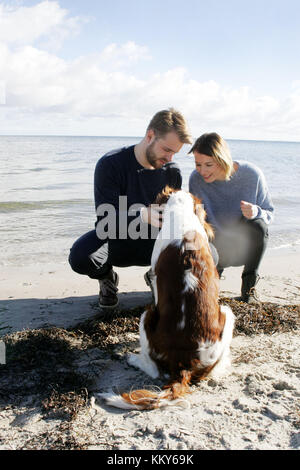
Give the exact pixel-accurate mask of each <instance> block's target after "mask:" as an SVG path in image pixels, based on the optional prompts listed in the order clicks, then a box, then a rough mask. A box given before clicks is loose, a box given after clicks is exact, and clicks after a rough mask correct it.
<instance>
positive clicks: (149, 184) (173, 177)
mask: <svg viewBox="0 0 300 470" xmlns="http://www.w3.org/2000/svg"><path fill="white" fill-rule="evenodd" d="M181 184H182V177H181V173H180V170H179V168H178V167H177V166H176V164H174V163H168V164H166V165H164V166H163V167H162V168H160V169H155V170H151V169H146V168H144V167H142V166H141V165H140V164H139V163H138V161H137V159H136V157H135V154H134V146H130V147H124V148H122V149H118V150H114V151H112V152H109V153H107V154H106V155H104V156H103V157H102V158H101V159H100V160H99V161H98V163H97V165H96V168H95V175H94V197H95V208H96V211H97V222H96V225H97V224H99V222H100V221H101V220H102V219H103V218H104V214H103V213H102V212H101V206H102V205H103V204H111V205H112V206H113V207H114V208H115V212H116V228H117V236H116V239H109V240H108V244H109V253H110V259H111V261H112V263H111V264H113V265H116V266H130V265H149V264H150V260H151V253H152V249H153V245H154V239H153V236H152V239H150V238H148V239H147V240H145V239H141V238H139V239H136V240H132V239H130V238H129V237H128V234H127V236H125V237H124V224H122V228H121V230H119V229H120V226H119V220H124V218H123V217H124V216H125V220H127V222H125V224H126V227H125V231H126V228H127V227H128V226H129V224H130V223H131V221H132V220H133V219H135V218H136V217H137V213H135V214H134V215H128V213H127V210H128V209H129V208H130V206H132V205H133V204H138V205H140V207H142V206H143V205H144V206H149V205H150V204H153V203H154V202H155V199H156V196H157V195H158V194H159V193H160V192H161V191H162V190H163V188H164V187H165V186H166V185H169V186H171V187H173V188H175V189H180V188H181ZM120 196H126V197H127V207H126V209H125V211H124V207H122V208H120V207H119V202H120V200H119V197H120ZM99 210H100V212H99ZM120 211H121V212H122V214H120ZM100 213H101V215H99V214H100ZM121 233H122V234H121ZM152 233H153V231H152ZM97 235H98V237H99V233H98V231H97ZM149 237H150V227H149ZM113 238H114V237H113ZM106 241H107V240H106Z"/></svg>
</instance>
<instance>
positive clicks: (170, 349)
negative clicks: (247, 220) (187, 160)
mask: <svg viewBox="0 0 300 470" xmlns="http://www.w3.org/2000/svg"><path fill="white" fill-rule="evenodd" d="M197 209H198V215H196V208H195V200H194V198H193V197H192V196H191V195H190V194H188V193H186V192H184V191H178V192H175V193H173V194H171V195H170V196H169V199H168V202H167V205H166V208H165V211H164V222H163V225H162V229H161V231H160V233H159V235H158V238H157V240H156V243H155V246H154V250H153V255H152V270H153V272H154V274H155V277H154V292H155V305H154V306H151V307H149V308H148V310H147V311H146V312H145V313H144V314H143V316H142V318H141V322H140V342H141V352H140V354H139V355H138V356H136V355H133V356H132V357H131V358H130V359H129V363H130V364H131V365H134V366H136V367H139V368H141V369H142V370H144V371H145V372H146V373H148V374H149V375H150V376H152V377H154V378H155V377H157V376H158V375H159V373H160V372H164V373H167V374H169V375H170V382H169V384H168V385H167V386H166V387H164V390H163V391H162V392H161V393H158V394H157V393H153V392H149V391H147V390H137V391H134V392H131V393H130V394H123V396H122V397H119V399H117V398H116V396H115V397H114V398H113V399H112V397H110V400H109V397H108V396H105V398H106V399H107V400H108V402H109V403H110V404H112V405H114V406H119V407H125V406H124V404H125V403H126V408H127V407H129V406H130V405H131V406H132V407H133V408H138V409H149V408H156V407H159V406H163V405H166V403H170V400H171V401H172V400H176V399H178V398H179V397H181V396H183V395H184V394H185V393H186V392H187V390H188V388H189V384H190V383H191V382H194V381H198V380H201V379H203V378H204V377H206V376H207V375H208V374H211V373H212V371H213V370H214V369H218V373H220V372H221V371H222V370H223V369H224V368H225V366H226V365H228V362H229V346H230V342H231V338H232V330H233V325H234V316H233V314H232V312H231V309H230V308H229V307H221V308H220V306H219V303H218V296H219V278H218V274H217V271H216V267H215V266H214V263H213V259H212V256H211V253H210V248H209V243H208V236H207V229H208V226H207V224H206V223H204V220H205V213H204V210H203V208H201V207H200V208H199V207H198V208H197ZM199 210H200V214H199ZM201 211H202V212H201ZM120 400H123V406H121V405H122V403H121V401H120ZM166 400H168V402H166Z"/></svg>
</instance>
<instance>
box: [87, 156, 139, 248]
mask: <svg viewBox="0 0 300 470" xmlns="http://www.w3.org/2000/svg"><path fill="white" fill-rule="evenodd" d="M123 180H124V174H123V176H122V172H121V170H120V167H119V165H114V162H113V160H112V159H111V158H106V157H102V158H101V159H100V160H99V161H98V163H97V165H96V168H95V173H94V199H95V209H96V214H97V221H96V233H97V236H98V238H100V239H103V238H109V239H126V238H127V236H128V235H127V229H128V226H129V224H130V223H131V222H132V221H133V220H134V219H136V217H137V215H136V214H135V215H132V216H131V215H129V214H128V207H127V197H126V194H125V189H124V185H125V182H124V181H123Z"/></svg>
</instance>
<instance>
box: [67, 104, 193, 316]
mask: <svg viewBox="0 0 300 470" xmlns="http://www.w3.org/2000/svg"><path fill="white" fill-rule="evenodd" d="M184 143H188V144H191V143H192V139H191V136H190V134H189V131H188V128H187V124H186V121H185V119H184V118H183V116H182V115H181V114H180V113H179V112H178V111H176V110H174V109H173V108H170V109H168V110H163V111H160V112H158V113H157V114H155V116H154V117H153V118H152V120H151V121H150V124H149V126H148V128H147V131H146V134H145V136H144V138H143V139H142V140H141V141H140V142H139V143H138V144H136V145H132V146H130V147H124V148H122V149H118V150H113V151H112V152H109V153H107V154H106V155H104V156H103V157H102V158H101V159H100V160H99V161H98V163H97V165H96V169H95V175H94V197H95V208H96V212H97V222H96V224H95V230H92V231H90V232H88V233H86V234H85V235H83V236H82V237H80V238H79V239H78V240H77V241H76V242H75V243H74V245H73V247H72V248H71V251H70V256H69V262H70V265H71V267H72V269H73V270H74V271H76V272H78V273H79V274H85V275H88V276H89V277H90V278H92V279H98V281H99V285H100V293H99V306H100V307H101V308H103V309H113V308H115V307H116V306H117V304H118V297H117V291H118V289H117V286H118V275H117V273H116V272H115V271H114V270H113V266H118V267H126V266H149V265H150V264H151V255H152V250H153V246H154V242H155V238H156V236H157V233H158V230H159V227H160V225H161V209H160V208H159V207H157V206H155V205H154V202H155V198H156V196H157V194H159V193H160V192H161V190H162V189H163V188H164V187H165V186H166V185H169V186H171V187H173V188H175V189H180V187H181V183H182V178H181V174H180V170H179V168H178V167H177V166H176V165H175V164H174V163H172V158H173V156H174V154H175V153H177V152H179V151H180V149H181V147H182V146H183V144H184ZM150 276H151V275H150V273H146V275H145V280H146V282H147V284H148V285H151V278H150Z"/></svg>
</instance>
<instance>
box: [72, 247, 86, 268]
mask: <svg viewBox="0 0 300 470" xmlns="http://www.w3.org/2000/svg"><path fill="white" fill-rule="evenodd" d="M69 264H70V266H71V268H72V269H73V271H75V272H76V273H78V274H87V259H86V257H85V256H83V255H82V253H80V250H79V249H78V247H77V246H76V243H75V244H74V245H73V246H72V248H71V250H70V254H69Z"/></svg>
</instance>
